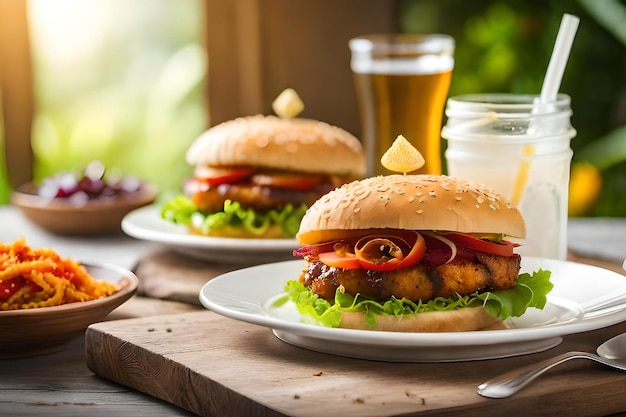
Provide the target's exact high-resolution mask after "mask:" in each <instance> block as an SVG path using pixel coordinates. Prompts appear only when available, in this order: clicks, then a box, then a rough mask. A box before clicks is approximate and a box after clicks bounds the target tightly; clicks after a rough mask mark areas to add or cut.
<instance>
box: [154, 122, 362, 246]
mask: <svg viewBox="0 0 626 417" xmlns="http://www.w3.org/2000/svg"><path fill="white" fill-rule="evenodd" d="M186 159H187V162H188V163H189V164H191V165H194V166H195V169H194V173H193V178H190V179H187V180H186V181H185V183H184V184H183V192H184V195H182V196H179V197H177V198H175V199H173V200H171V201H169V202H167V203H166V204H165V206H164V207H163V209H162V211H161V215H162V217H163V218H165V219H167V220H170V221H173V222H175V223H178V224H184V225H186V226H188V227H189V229H190V230H191V231H192V232H193V233H195V234H200V235H208V236H219V237H236V238H293V237H294V236H295V234H296V233H297V231H298V228H299V225H300V220H301V219H302V216H304V213H305V212H306V209H307V208H308V207H309V206H310V205H311V204H313V203H314V202H315V201H316V200H317V199H319V198H320V197H321V196H322V195H324V194H325V193H327V192H329V191H330V190H332V189H334V188H336V187H338V186H340V185H342V184H344V183H347V182H350V181H353V180H355V179H358V178H362V177H363V176H364V174H365V157H364V154H363V149H362V146H361V143H360V142H359V140H358V139H357V138H356V137H354V136H353V135H352V134H350V133H349V132H347V131H346V130H343V129H341V128H339V127H336V126H332V125H330V124H328V123H324V122H321V121H317V120H312V119H302V118H292V119H290V118H281V117H276V116H264V115H255V116H248V117H240V118H237V119H234V120H230V121H227V122H224V123H221V124H219V125H217V126H214V127H212V128H210V129H209V130H207V131H206V132H204V133H203V134H202V135H200V137H198V139H197V140H196V141H195V142H194V143H192V145H191V146H190V147H189V149H188V151H187V154H186Z"/></svg>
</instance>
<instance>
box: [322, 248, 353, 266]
mask: <svg viewBox="0 0 626 417" xmlns="http://www.w3.org/2000/svg"><path fill="white" fill-rule="evenodd" d="M318 258H319V260H320V262H322V263H323V264H325V265H328V266H334V267H337V268H344V269H359V268H361V264H360V262H359V259H358V258H357V257H356V256H342V255H339V254H338V253H337V252H335V251H332V252H322V253H320V254H319V257H318Z"/></svg>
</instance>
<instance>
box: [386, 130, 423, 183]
mask: <svg viewBox="0 0 626 417" xmlns="http://www.w3.org/2000/svg"><path fill="white" fill-rule="evenodd" d="M380 163H381V164H382V165H383V166H384V167H385V168H387V169H388V170H389V171H394V172H402V173H403V174H406V173H407V172H411V171H415V170H417V169H420V168H421V167H423V166H424V164H425V163H426V161H425V160H424V157H423V156H422V154H421V153H420V152H419V151H418V150H417V149H415V147H414V146H413V145H411V143H409V141H408V140H406V138H405V137H404V136H402V135H398V137H397V138H396V140H394V141H393V143H392V144H391V146H390V147H389V149H387V152H385V153H384V155H383V156H382V157H381V158H380Z"/></svg>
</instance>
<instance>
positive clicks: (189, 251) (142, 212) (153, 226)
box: [122, 204, 298, 264]
mask: <svg viewBox="0 0 626 417" xmlns="http://www.w3.org/2000/svg"><path fill="white" fill-rule="evenodd" d="M160 210H161V208H160V207H159V206H158V205H155V204H153V205H150V206H146V207H142V208H140V209H137V210H134V211H132V212H130V213H129V214H127V215H126V216H125V217H124V219H123V220H122V230H124V232H125V233H126V234H128V235H129V236H132V237H134V238H137V239H142V240H149V241H152V242H157V243H161V244H164V245H167V246H170V247H172V248H173V249H174V250H176V251H177V252H179V253H181V254H183V255H187V256H191V257H193V258H197V259H201V260H206V261H216V262H221V263H239V264H252V263H265V262H275V261H280V260H287V259H293V255H292V252H293V250H294V249H296V248H297V247H298V243H297V242H296V240H295V239H235V238H220V237H209V236H199V235H193V234H191V233H189V232H188V231H187V228H186V227H183V226H177V225H175V224H173V223H170V222H168V221H166V220H163V219H162V218H161V216H160V215H159V211H160Z"/></svg>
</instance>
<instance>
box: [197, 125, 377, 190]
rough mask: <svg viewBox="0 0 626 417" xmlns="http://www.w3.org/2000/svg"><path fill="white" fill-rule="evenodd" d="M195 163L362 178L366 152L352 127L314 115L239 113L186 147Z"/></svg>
mask: <svg viewBox="0 0 626 417" xmlns="http://www.w3.org/2000/svg"><path fill="white" fill-rule="evenodd" d="M187 162H189V163H190V164H191V165H208V166H214V167H233V166H251V167H259V168H266V169H277V170H287V171H294V172H304V173H315V174H330V175H341V176H348V177H351V178H362V177H363V176H364V175H365V156H364V154H363V148H362V146H361V143H360V142H359V140H358V139H357V138H356V137H354V136H353V135H351V134H350V133H349V132H347V131H345V130H343V129H341V128H339V127H336V126H331V125H329V124H328V123H324V122H320V121H317V120H311V119H299V118H296V119H282V118H279V117H276V116H263V115H255V116H248V117H240V118H237V119H234V120H230V121H227V122H224V123H221V124H219V125H217V126H214V127H212V128H210V129H209V130H207V131H206V132H204V133H203V134H202V135H201V136H200V137H199V138H198V139H197V140H196V141H195V142H194V143H193V144H192V145H191V147H190V148H189V150H188V151H187Z"/></svg>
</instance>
